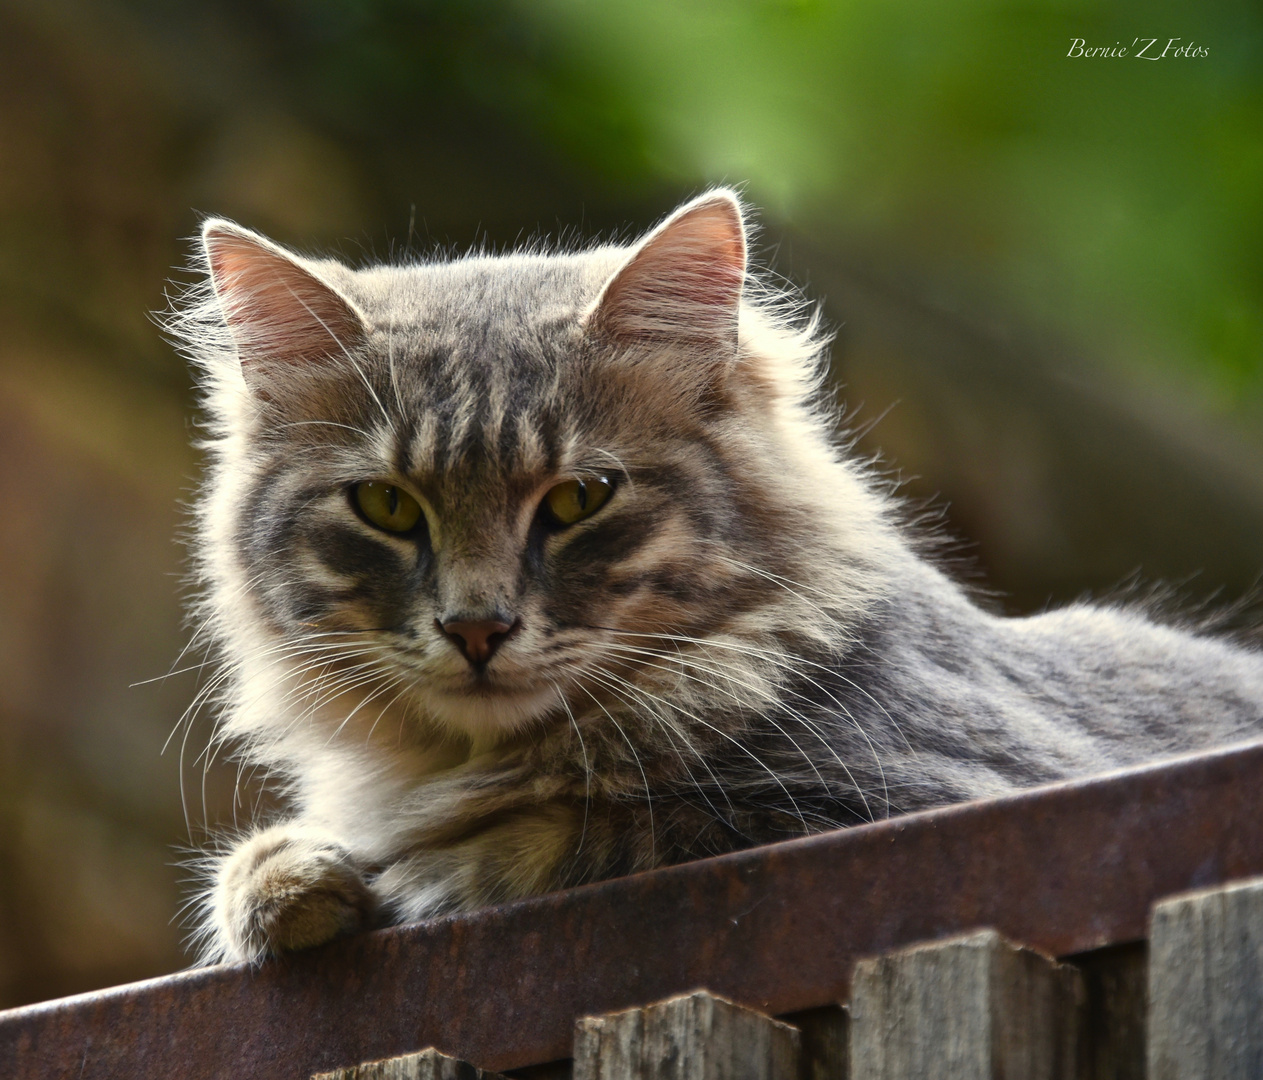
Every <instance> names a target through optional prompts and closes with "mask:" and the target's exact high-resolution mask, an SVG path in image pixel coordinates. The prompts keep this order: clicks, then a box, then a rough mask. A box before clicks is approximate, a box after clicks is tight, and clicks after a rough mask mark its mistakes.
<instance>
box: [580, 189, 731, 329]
mask: <svg viewBox="0 0 1263 1080" xmlns="http://www.w3.org/2000/svg"><path fill="white" fill-rule="evenodd" d="M745 271H746V237H745V226H744V223H743V221H742V217H741V204H740V203H739V202H738V200H737V196H736V195H735V194H734V193H733V192H732V191H730V190H728V189H726V188H720V189H718V190H715V191H711V192H707V193H706V194H705V195H701V196H699V197H698V198H696V199H694V200H693V201H692V202H689V203H686V204H685V205H684V206H682V207H680V209H678V210H676V211H675V213H673V214H672V215H671V216H670V217H669V218H667V219H666V221H664V222H663V223H662V224H661V225H659V226H658V227H657V228H656V229H654V231H653V232H651V233H650V234H649V235H648V236H647V237H646V238H645V239H644V240H643V241H642V242H641V244H640V246H639V247H638V248H637V249H636V251H635V252H634V253H633V254H632V256H631V257H630V258H629V259H628V260H627V262H626V263H624V264H623V266H622V267H621V268H620V269H619V270H618V272H617V273H615V274H614V276H613V277H612V278H610V280H609V281H608V282H606V284H605V287H604V289H602V291H601V295H600V296H599V297H598V298H597V301H596V303H595V305H593V307H592V310H591V311H590V312H589V313H588V316H587V324H588V325H589V326H591V327H592V328H593V329H595V330H596V331H597V332H599V333H602V334H604V335H607V336H608V337H610V338H613V339H614V340H616V341H620V342H627V343H632V342H653V341H674V342H678V343H683V344H691V345H696V346H702V347H711V348H713V347H715V346H716V345H724V346H729V347H731V348H734V349H735V348H736V342H737V317H738V312H739V310H740V307H741V289H742V285H743V283H744V281H745Z"/></svg>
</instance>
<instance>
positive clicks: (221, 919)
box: [210, 825, 373, 961]
mask: <svg viewBox="0 0 1263 1080" xmlns="http://www.w3.org/2000/svg"><path fill="white" fill-rule="evenodd" d="M210 907H211V918H212V921H213V924H214V935H215V938H216V941H215V950H216V952H217V953H218V954H219V955H220V956H222V957H224V958H226V959H231V960H250V961H257V960H261V959H262V958H263V957H264V956H268V955H273V954H276V953H279V952H286V951H290V950H294V949H306V948H310V947H311V946H313V945H321V944H323V943H324V942H326V941H330V940H331V939H333V938H335V937H338V936H339V935H341V934H349V933H354V932H355V931H356V930H359V929H361V928H363V927H364V925H365V924H366V923H367V921H368V919H369V916H370V914H371V912H372V908H373V898H372V895H371V893H370V892H369V890H368V887H367V886H366V885H365V883H364V878H363V876H362V874H361V873H360V870H359V868H358V867H357V866H356V864H355V860H354V859H353V858H352V857H351V855H350V853H349V852H348V851H347V850H346V849H345V848H344V847H342V845H341V844H339V843H338V842H337V841H335V840H333V839H331V838H329V837H327V836H323V835H321V834H319V833H316V832H313V831H309V830H306V829H302V828H300V827H297V826H294V825H277V826H274V827H273V828H270V829H264V830H263V831H261V832H257V833H255V834H254V835H253V836H250V837H248V838H247V839H246V840H244V841H243V842H242V843H241V844H240V845H238V847H237V848H236V849H235V850H234V851H232V852H231V853H230V854H228V855H227V856H226V857H225V858H224V859H223V860H222V861H221V862H220V864H219V868H218V873H217V875H216V880H215V885H214V889H213V892H212V895H211V904H210Z"/></svg>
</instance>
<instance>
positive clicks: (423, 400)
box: [205, 193, 780, 739]
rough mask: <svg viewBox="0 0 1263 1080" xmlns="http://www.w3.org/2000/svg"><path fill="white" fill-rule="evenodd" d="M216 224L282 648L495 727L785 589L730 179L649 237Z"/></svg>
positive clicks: (241, 529)
mask: <svg viewBox="0 0 1263 1080" xmlns="http://www.w3.org/2000/svg"><path fill="white" fill-rule="evenodd" d="M205 240H206V247H207V253H208V260H209V263H210V267H211V272H212V280H213V283H214V285H215V288H216V292H217V296H218V300H219V303H220V305H221V307H222V310H223V311H224V313H225V315H226V318H227V322H228V325H229V327H230V328H231V330H232V334H233V339H234V342H235V345H236V352H237V355H238V357H239V360H240V369H239V375H238V381H239V383H240V384H241V385H240V386H239V387H238V391H239V392H238V404H239V408H238V409H237V415H236V416H235V417H234V418H232V419H231V420H230V421H229V424H230V426H231V427H232V428H233V431H234V434H233V436H232V437H233V438H234V439H235V440H236V442H237V444H238V446H239V448H240V457H239V461H238V464H237V466H236V468H238V469H239V470H240V469H244V471H246V472H247V473H248V478H247V479H246V480H245V481H244V482H241V483H239V484H238V486H237V489H236V491H237V494H236V495H235V496H234V500H233V506H232V507H231V508H230V512H231V513H232V514H233V516H234V521H233V524H232V528H231V543H233V545H234V546H235V553H236V557H237V559H238V561H239V564H240V568H241V573H242V576H243V578H244V580H246V581H247V582H248V583H249V584H248V586H246V587H247V588H248V589H249V590H250V591H251V592H252V595H253V596H254V597H255V599H256V602H257V604H258V606H259V608H260V609H261V612H262V614H263V615H264V617H265V619H266V620H267V622H268V624H269V625H270V626H271V627H272V631H273V633H274V634H275V635H278V636H279V637H280V638H281V639H283V640H284V641H287V642H291V643H293V642H299V643H301V642H303V641H305V640H306V641H311V642H313V643H318V642H322V641H323V642H326V643H327V642H328V641H329V640H330V638H335V639H336V638H337V637H339V636H341V638H343V639H344V641H345V643H346V645H345V649H344V650H343V655H342V658H341V659H340V660H339V661H338V662H339V663H343V664H350V665H356V664H359V665H366V666H371V665H381V664H384V665H386V666H388V667H389V668H390V669H391V670H392V671H393V672H394V674H395V676H396V677H397V679H396V681H397V684H398V686H399V690H398V693H399V694H400V695H402V696H404V697H406V698H407V699H409V700H410V701H412V702H414V703H416V704H417V705H418V706H420V710H421V712H423V713H424V714H425V715H427V716H429V717H431V718H432V719H433V720H435V721H437V722H438V723H440V724H442V725H447V726H449V727H451V728H454V729H456V730H459V731H462V732H464V733H465V734H467V735H470V736H472V737H474V738H476V739H486V738H487V737H489V736H492V737H494V736H495V734H496V733H508V732H510V731H513V730H515V729H520V728H521V727H522V726H524V725H526V724H529V723H530V722H532V721H536V720H539V719H541V718H544V717H548V716H554V715H555V716H560V717H563V718H564V716H565V715H566V712H567V710H574V709H576V708H580V709H583V710H584V711H591V709H592V708H593V707H598V708H599V707H603V706H602V705H601V703H602V702H603V701H606V700H609V699H611V698H613V699H623V700H626V699H627V697H628V695H629V694H635V693H636V692H637V691H636V688H635V679H636V674H635V673H636V672H637V671H642V672H643V671H644V670H645V669H646V668H652V667H654V666H660V664H661V659H660V656H661V649H662V647H663V642H664V641H666V640H677V641H679V642H686V641H687V640H688V639H690V638H698V637H702V636H706V635H714V634H717V633H722V632H723V631H724V629H725V627H727V626H728V625H730V624H731V623H732V622H733V621H734V620H739V619H740V618H742V617H743V615H745V614H747V613H749V612H751V611H753V610H756V609H757V608H758V607H759V606H760V605H761V604H764V603H766V602H767V600H768V594H769V591H775V588H776V586H775V585H773V584H771V583H769V581H767V580H765V579H764V578H761V577H759V576H758V575H752V574H750V573H748V572H747V571H746V569H744V568H746V567H748V566H749V565H750V564H751V563H754V562H758V561H760V559H759V554H760V549H761V548H762V547H764V546H766V545H767V544H768V543H769V542H772V543H774V542H775V541H774V540H771V539H769V538H772V537H775V536H776V535H777V534H778V533H779V531H780V530H779V529H778V525H779V523H778V522H777V521H775V520H773V518H774V515H775V514H776V513H778V512H780V511H779V508H776V507H770V506H769V505H768V503H767V500H766V497H765V492H764V491H763V490H762V488H763V487H765V485H764V484H761V483H756V482H754V481H753V480H752V479H751V476H750V469H749V467H748V466H749V457H748V455H749V454H750V453H751V449H750V446H749V445H747V443H748V440H749V439H750V438H751V437H752V436H751V428H752V426H754V427H757V424H754V425H752V423H751V417H752V415H753V413H754V412H757V409H758V403H757V400H756V399H757V397H758V395H759V393H760V392H761V388H760V386H759V384H758V380H757V379H756V378H753V377H752V376H751V377H739V376H738V373H739V371H740V366H741V365H740V363H739V346H738V335H737V319H738V311H739V304H740V299H741V289H742V280H743V274H744V258H745V245H744V236H743V232H742V223H741V218H740V214H739V211H738V208H737V206H736V203H735V201H734V200H733V199H732V197H731V196H730V195H728V194H726V193H718V194H716V195H712V196H709V197H703V198H702V199H700V200H697V201H696V202H695V203H693V204H691V205H689V206H686V207H685V208H684V209H682V210H681V211H679V212H677V214H676V215H674V217H673V218H671V219H669V220H668V222H666V223H665V224H664V225H663V226H661V227H660V228H659V230H657V231H656V232H655V233H654V234H651V236H650V237H649V238H647V239H646V241H644V242H643V243H642V244H641V245H640V246H639V247H638V248H636V249H635V250H634V251H633V252H629V251H627V250H621V249H606V250H604V251H598V252H592V253H588V254H584V255H574V256H539V257H532V256H510V257H507V258H501V259H495V258H474V259H467V260H464V261H460V262H455V263H451V264H444V265H431V266H416V267H410V268H379V269H374V270H368V271H358V272H353V271H350V270H347V269H346V268H344V267H341V266H338V265H337V264H332V263H312V262H305V261H301V260H297V259H295V258H294V257H292V256H290V255H289V254H288V253H286V252H283V251H281V250H280V249H278V248H275V247H274V246H272V245H269V244H268V243H267V242H266V241H263V240H262V239H261V238H259V237H257V236H254V235H253V234H249V233H246V232H244V231H242V230H240V229H237V228H236V227H235V226H231V225H229V224H227V223H223V222H212V223H210V224H209V225H208V226H207V229H206V232H205ZM313 647H314V648H316V647H315V646H313ZM326 654H327V650H324V649H323V648H316V651H314V652H313V654H312V655H319V656H320V657H321V662H325V663H327V662H328V661H327V659H325V657H326Z"/></svg>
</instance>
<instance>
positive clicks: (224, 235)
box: [205, 226, 364, 376]
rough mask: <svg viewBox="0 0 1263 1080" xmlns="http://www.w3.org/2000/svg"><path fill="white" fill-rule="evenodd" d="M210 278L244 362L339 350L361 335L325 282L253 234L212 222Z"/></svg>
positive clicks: (294, 359) (311, 357) (322, 354)
mask: <svg viewBox="0 0 1263 1080" xmlns="http://www.w3.org/2000/svg"><path fill="white" fill-rule="evenodd" d="M205 244H206V255H207V259H208V260H209V262H210V270H211V279H212V281H213V282H214V285H215V292H216V294H217V295H218V296H219V299H220V303H221V304H222V305H223V308H224V314H225V316H226V318H227V320H228V325H229V327H230V328H231V329H232V333H233V337H234V338H235V339H236V341H237V345H238V349H239V352H240V355H241V362H242V365H243V367H244V368H246V371H247V376H248V375H249V370H248V369H249V367H250V366H251V365H253V364H255V363H258V362H264V361H267V360H280V361H284V362H288V363H295V362H299V361H307V360H315V359H320V358H321V357H326V356H333V355H339V354H341V353H343V352H344V350H347V349H351V348H353V347H354V346H355V345H357V344H359V343H360V341H361V340H362V339H363V335H364V327H363V323H362V322H361V320H360V318H359V316H358V315H357V314H356V313H355V311H354V310H353V309H352V308H351V306H350V305H349V304H348V303H347V302H346V301H345V300H343V299H342V297H340V296H339V295H338V294H337V293H336V292H334V291H333V290H332V289H331V288H329V286H327V285H325V284H324V282H322V281H319V280H318V279H317V278H315V277H313V276H312V275H311V274H310V273H309V272H308V271H307V270H305V269H304V268H303V267H301V266H299V265H298V264H297V263H296V262H294V261H292V260H291V259H289V258H288V257H286V256H285V255H283V254H281V253H280V252H277V251H274V250H272V249H271V248H269V247H267V246H265V245H264V244H262V243H260V242H259V241H258V240H256V239H254V238H253V237H251V236H249V235H246V234H243V233H239V232H236V231H235V230H232V229H228V228H221V227H216V226H212V227H211V228H210V229H208V230H207V231H206V235H205Z"/></svg>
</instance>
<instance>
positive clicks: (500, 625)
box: [435, 617, 522, 664]
mask: <svg viewBox="0 0 1263 1080" xmlns="http://www.w3.org/2000/svg"><path fill="white" fill-rule="evenodd" d="M435 621H436V622H437V621H438V620H435ZM521 622H522V621H521V620H520V619H515V620H514V621H513V622H512V623H507V622H501V621H500V620H499V619H464V618H459V617H458V618H455V619H448V620H447V621H446V622H440V623H439V629H440V630H442V631H443V633H444V634H446V635H447V637H448V639H449V640H450V641H451V642H452V644H453V645H455V646H456V647H457V648H458V649H460V651H461V652H462V653H464V655H465V659H466V660H468V661H469V662H470V663H471V664H485V663H486V662H487V661H488V660H490V659H491V658H492V656H494V655H495V651H496V650H497V649H498V648H500V646H501V645H503V644H504V643H505V642H506V641H507V640H508V639H509V635H510V634H512V633H515V632H516V631H517V628H518V627H519V626H520V625H521Z"/></svg>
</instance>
